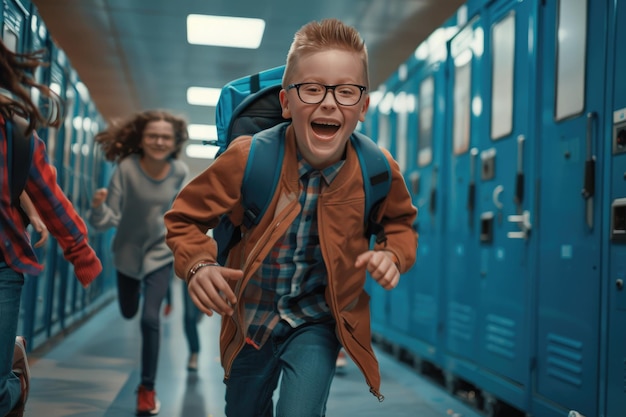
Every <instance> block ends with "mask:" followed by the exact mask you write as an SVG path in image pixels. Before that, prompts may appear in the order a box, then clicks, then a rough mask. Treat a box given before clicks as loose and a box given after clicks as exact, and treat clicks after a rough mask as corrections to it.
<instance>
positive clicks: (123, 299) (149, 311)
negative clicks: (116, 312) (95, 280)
mask: <svg viewBox="0 0 626 417" xmlns="http://www.w3.org/2000/svg"><path fill="white" fill-rule="evenodd" d="M171 276H172V264H168V265H166V266H164V267H162V268H160V269H157V270H156V271H153V272H151V273H149V274H148V275H146V276H145V277H144V278H143V279H142V280H138V279H136V278H133V277H129V276H128V275H124V274H123V273H121V272H119V271H117V295H118V301H119V305H120V311H121V312H122V316H124V318H126V319H131V318H133V317H135V315H136V314H137V311H138V310H139V300H140V298H141V297H140V296H141V290H142V289H143V299H144V301H143V308H142V310H141V337H142V346H141V384H142V385H143V386H145V387H146V388H148V389H154V381H155V380H156V371H157V364H158V361H159V345H160V339H161V315H160V313H161V304H162V303H163V299H164V298H165V295H166V294H167V288H168V284H169V280H170V277H171Z"/></svg>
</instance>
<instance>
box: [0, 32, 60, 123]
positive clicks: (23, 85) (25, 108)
mask: <svg viewBox="0 0 626 417" xmlns="http://www.w3.org/2000/svg"><path fill="white" fill-rule="evenodd" d="M44 56H45V50H43V49H42V50H38V51H34V52H29V53H15V52H13V51H11V50H9V49H8V48H7V47H6V45H5V44H4V43H3V42H0V88H2V89H4V90H6V91H7V92H9V93H10V94H11V95H10V96H8V95H6V94H2V93H0V94H2V98H0V114H2V116H3V117H4V118H5V119H11V118H13V117H14V116H20V117H22V118H24V119H26V120H27V121H28V129H27V132H30V131H32V130H34V129H35V128H36V127H40V126H55V127H58V126H60V125H61V122H62V120H63V115H62V111H61V110H62V105H61V100H60V98H59V96H58V95H57V94H56V93H55V92H54V91H52V90H50V88H48V87H47V86H45V85H43V84H39V83H37V82H36V81H35V80H34V79H33V77H32V73H33V72H34V71H35V70H36V69H37V67H40V66H47V65H48V64H47V63H46V62H44V60H43V58H44ZM29 88H36V89H37V90H39V91H40V92H41V96H42V97H47V98H48V99H49V101H48V103H47V105H49V106H50V108H49V109H48V111H47V113H48V115H47V117H45V116H44V115H42V113H41V111H40V110H39V107H38V106H37V104H35V103H33V101H32V99H31V97H30V92H29V91H28V89H29Z"/></svg>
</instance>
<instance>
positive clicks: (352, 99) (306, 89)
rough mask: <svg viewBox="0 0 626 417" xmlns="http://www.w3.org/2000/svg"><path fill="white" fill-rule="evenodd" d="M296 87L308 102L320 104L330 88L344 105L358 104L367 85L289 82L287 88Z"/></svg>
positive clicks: (300, 95)
mask: <svg viewBox="0 0 626 417" xmlns="http://www.w3.org/2000/svg"><path fill="white" fill-rule="evenodd" d="M292 88H295V89H296V91H297V92H298V98H300V100H301V101H302V102H303V103H306V104H319V103H321V102H322V101H324V99H325V98H326V94H328V90H332V92H333V97H334V98H335V101H336V102H337V104H340V105H342V106H354V105H355V104H357V103H358V102H359V101H360V100H361V97H362V96H363V92H364V91H366V90H367V87H365V86H362V85H358V84H336V85H325V84H321V83H299V84H289V85H288V86H287V90H291V89H292Z"/></svg>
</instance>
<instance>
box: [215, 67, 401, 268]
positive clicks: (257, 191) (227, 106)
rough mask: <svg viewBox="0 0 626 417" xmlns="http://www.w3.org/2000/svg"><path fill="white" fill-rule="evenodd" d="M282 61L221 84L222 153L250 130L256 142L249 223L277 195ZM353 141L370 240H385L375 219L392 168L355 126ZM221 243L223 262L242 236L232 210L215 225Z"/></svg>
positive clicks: (247, 180)
mask: <svg viewBox="0 0 626 417" xmlns="http://www.w3.org/2000/svg"><path fill="white" fill-rule="evenodd" d="M284 70H285V67H284V65H283V66H281V67H277V68H272V69H268V70H265V71H261V72H259V73H257V74H254V75H249V76H246V77H243V78H239V79H236V80H234V81H231V82H230V83H228V84H226V85H225V86H224V87H223V88H222V92H221V95H220V98H219V100H218V103H217V108H216V125H217V137H218V138H217V141H215V142H214V143H213V144H215V145H217V146H218V147H219V149H218V152H217V154H216V157H219V155H221V154H222V153H223V152H224V151H225V150H226V148H227V147H228V145H229V144H230V143H231V141H232V140H233V139H235V138H236V137H238V136H242V135H251V136H252V144H251V146H250V154H249V157H248V162H247V164H246V170H245V172H244V177H243V184H242V186H241V195H242V198H243V201H242V203H243V206H244V220H243V224H244V225H245V226H246V227H247V228H250V227H252V226H254V225H256V224H258V223H259V221H260V220H261V218H262V217H263V215H264V214H265V211H266V209H267V207H268V205H269V203H270V201H271V199H272V197H273V196H274V192H275V190H276V185H277V184H278V180H279V178H280V171H281V168H282V160H283V156H284V153H285V146H284V141H282V140H276V139H277V138H282V137H284V129H286V127H287V126H288V125H289V123H290V122H289V121H286V120H285V119H284V118H283V117H282V108H281V105H280V100H279V98H278V97H279V92H280V90H281V88H282V87H281V83H282V78H283V72H284ZM350 141H351V142H352V145H353V146H354V148H355V149H356V152H357V155H358V156H359V162H360V165H361V172H362V174H363V182H364V184H365V208H364V209H365V210H364V213H365V217H364V218H365V229H366V237H367V238H368V239H370V246H372V245H373V244H374V241H373V239H375V241H376V243H383V242H384V241H385V240H386V237H385V232H384V229H383V227H382V225H380V224H379V223H377V222H376V221H375V218H376V212H377V208H378V205H379V204H380V203H381V202H382V201H383V200H384V198H385V197H386V196H387V193H388V192H389V189H390V187H391V169H390V167H389V162H388V161H387V158H386V157H385V155H384V154H383V152H382V151H381V150H380V148H379V147H378V145H377V144H376V143H375V142H374V141H373V140H371V139H370V138H368V137H367V136H365V135H362V134H360V133H357V132H355V133H354V134H353V135H352V136H351V137H350ZM213 237H214V238H215V240H216V241H217V245H218V257H217V261H218V262H219V263H220V264H221V265H224V263H225V262H226V259H227V257H228V252H229V251H230V249H232V247H233V246H235V245H236V244H237V242H239V241H240V240H241V230H240V227H239V226H238V225H233V224H232V222H231V221H230V219H229V218H228V216H226V215H225V216H223V217H222V219H220V222H219V224H218V226H217V227H216V228H215V229H213Z"/></svg>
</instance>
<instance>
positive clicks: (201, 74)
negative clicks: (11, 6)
mask: <svg viewBox="0 0 626 417" xmlns="http://www.w3.org/2000/svg"><path fill="white" fill-rule="evenodd" d="M33 3H34V4H35V5H36V7H37V9H38V10H39V13H40V15H41V17H42V18H43V21H44V22H45V24H46V25H47V27H48V30H49V32H50V34H51V35H52V37H53V38H54V39H55V41H56V43H57V44H58V45H59V47H60V48H61V49H63V50H64V51H65V53H66V54H67V56H68V57H69V59H70V61H71V63H72V66H73V67H74V68H75V69H76V70H77V72H78V74H79V77H80V78H81V80H82V81H83V82H84V83H85V84H86V86H87V88H88V89H89V92H90V94H91V97H92V99H93V100H94V102H95V103H96V105H97V107H98V110H99V112H100V113H101V114H102V115H103V117H104V118H105V119H106V120H107V121H110V120H112V119H116V118H119V117H126V116H128V115H130V114H132V113H134V112H136V111H140V110H145V109H150V108H163V109H169V110H171V111H173V112H175V113H177V114H180V115H183V116H184V117H186V118H187V120H188V121H189V122H190V123H199V124H214V122H215V114H214V113H215V109H214V108H212V107H204V106H192V105H189V104H188V103H187V100H186V91H187V88H188V87H190V86H202V87H221V86H223V85H224V84H225V83H227V82H228V81H230V80H233V79H236V78H239V77H242V76H245V75H248V74H252V73H254V72H258V71H260V70H263V69H267V68H271V67H275V66H278V65H281V64H283V63H284V61H285V58H286V55H287V51H288V49H289V45H290V44H291V41H292V39H293V35H294V33H295V32H296V31H297V30H298V29H299V28H300V27H301V26H302V25H304V24H305V23H307V22H309V21H311V20H320V19H323V18H327V17H335V18H339V19H341V20H343V21H344V22H345V23H347V24H349V25H352V26H354V27H356V28H357V29H358V30H359V32H360V33H361V36H362V37H363V38H364V40H365V42H366V44H367V46H368V51H369V54H370V55H369V58H370V71H371V72H370V74H371V75H370V78H371V84H372V87H373V88H376V87H377V86H378V85H379V84H381V83H382V82H384V81H385V80H386V79H387V77H389V76H390V75H391V74H392V73H393V71H394V70H395V69H396V68H397V67H398V66H399V65H400V64H401V63H402V62H404V61H405V60H406V59H407V58H408V57H409V56H410V55H411V54H412V53H413V51H414V50H415V48H416V47H417V46H418V45H419V43H420V42H421V41H422V40H424V39H425V38H426V37H427V36H428V35H429V34H430V33H432V32H433V30H434V29H436V28H437V27H438V26H440V25H441V24H442V23H443V22H444V21H445V20H446V19H447V18H448V17H450V16H452V15H453V14H454V13H455V12H456V10H457V9H458V7H459V6H460V5H461V4H462V3H464V1H461V0H313V1H303V0H265V1H263V0H33ZM188 14H212V15H223V16H241V17H257V18H262V19H264V20H265V21H266V27H265V33H264V37H263V40H262V42H261V46H260V48H259V49H256V50H252V49H233V48H224V47H214V46H199V45H189V44H188V43H187V41H186V39H187V38H186V27H185V24H186V16H187V15H188Z"/></svg>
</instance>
